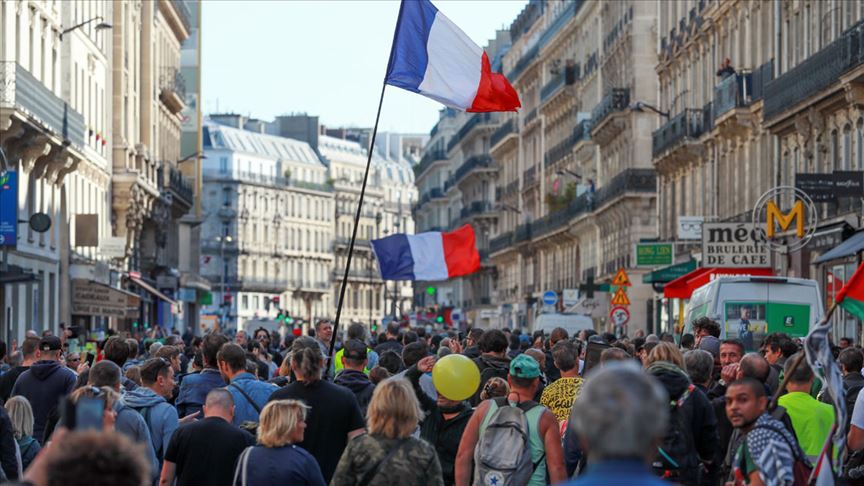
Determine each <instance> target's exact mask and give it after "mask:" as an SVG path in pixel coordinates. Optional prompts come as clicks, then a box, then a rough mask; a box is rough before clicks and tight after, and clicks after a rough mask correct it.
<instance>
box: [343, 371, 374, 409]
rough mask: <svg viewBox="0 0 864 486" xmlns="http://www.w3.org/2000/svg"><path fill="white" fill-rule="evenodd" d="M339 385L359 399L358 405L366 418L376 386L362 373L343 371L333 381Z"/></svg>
mask: <svg viewBox="0 0 864 486" xmlns="http://www.w3.org/2000/svg"><path fill="white" fill-rule="evenodd" d="M333 383H336V384H337V385H340V386H344V387H345V388H347V389H349V390H351V392H352V393H354V396H356V397H357V403H359V404H360V410H361V411H362V412H363V416H364V417H365V416H366V409H367V408H369V402H370V401H371V400H372V392H373V391H375V385H373V384H372V382H371V381H369V377H368V376H366V373H363V372H362V371H355V370H349V369H343V370H342V371H340V372H339V374H338V375H336V379H335V380H334V381H333Z"/></svg>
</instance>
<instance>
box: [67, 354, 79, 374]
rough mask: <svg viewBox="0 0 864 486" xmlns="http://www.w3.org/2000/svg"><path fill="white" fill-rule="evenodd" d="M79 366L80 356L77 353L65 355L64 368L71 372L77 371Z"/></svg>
mask: <svg viewBox="0 0 864 486" xmlns="http://www.w3.org/2000/svg"><path fill="white" fill-rule="evenodd" d="M80 364H81V355H80V354H79V353H66V367H67V368H69V369H70V370H72V371H77V370H78V366H79V365H80Z"/></svg>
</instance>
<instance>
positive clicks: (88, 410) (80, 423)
mask: <svg viewBox="0 0 864 486" xmlns="http://www.w3.org/2000/svg"><path fill="white" fill-rule="evenodd" d="M62 410H63V412H62V414H61V423H62V424H63V425H65V426H66V428H68V429H69V430H102V418H103V416H104V414H105V400H104V399H102V398H94V397H81V398H79V399H78V403H72V401H71V400H68V399H65V400H64V403H63V407H62Z"/></svg>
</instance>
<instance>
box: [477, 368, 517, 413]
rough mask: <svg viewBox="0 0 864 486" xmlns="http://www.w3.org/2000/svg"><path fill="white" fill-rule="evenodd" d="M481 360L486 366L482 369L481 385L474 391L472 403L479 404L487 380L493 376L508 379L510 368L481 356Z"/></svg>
mask: <svg viewBox="0 0 864 486" xmlns="http://www.w3.org/2000/svg"><path fill="white" fill-rule="evenodd" d="M479 362H480V363H482V364H483V365H485V366H486V367H485V368H483V370H482V371H480V386H479V387H477V391H476V392H475V393H474V397H473V401H472V405H475V406H476V405H478V404H479V403H480V392H482V391H483V387H484V386H486V382H488V381H489V380H490V379H492V378H495V377H497V378H501V379H503V380H504V381H507V374H508V373H509V372H510V370H509V369H508V368H506V367H504V368H501V367H498V366H495V365H490V364H489V363H488V362H487V361H486V360H485V359H484V358H482V357H481V358H480V359H479Z"/></svg>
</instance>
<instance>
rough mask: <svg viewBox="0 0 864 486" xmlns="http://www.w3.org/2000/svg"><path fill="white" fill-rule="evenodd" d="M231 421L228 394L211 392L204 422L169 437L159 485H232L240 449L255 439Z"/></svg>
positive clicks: (220, 390) (232, 402) (217, 390)
mask: <svg viewBox="0 0 864 486" xmlns="http://www.w3.org/2000/svg"><path fill="white" fill-rule="evenodd" d="M233 419H234V401H233V399H232V398H231V394H230V393H229V392H228V391H227V390H225V389H224V388H216V389H213V390H210V392H209V393H208V394H207V400H206V403H205V404H204V418H203V419H202V420H198V421H196V422H194V423H190V424H187V425H184V426H182V427H180V428H179V429H177V431H176V432H175V433H174V436H173V437H171V442H169V443H168V448H167V449H166V450H165V463H164V464H163V465H162V477H161V479H160V481H159V484H160V485H161V486H172V485H174V484H176V485H177V486H193V485H197V484H206V485H208V486H209V485H214V486H219V485H223V486H230V485H232V484H234V468H235V466H236V465H237V458H238V457H240V453H242V452H243V449H245V448H246V447H248V446H251V445H254V444H255V438H254V437H252V434H250V433H249V432H246V431H245V430H242V429H240V428H238V427H236V426H234V425H232V423H231V422H232V421H233ZM175 478H176V479H177V482H176V483H175V482H174V479H175Z"/></svg>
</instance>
